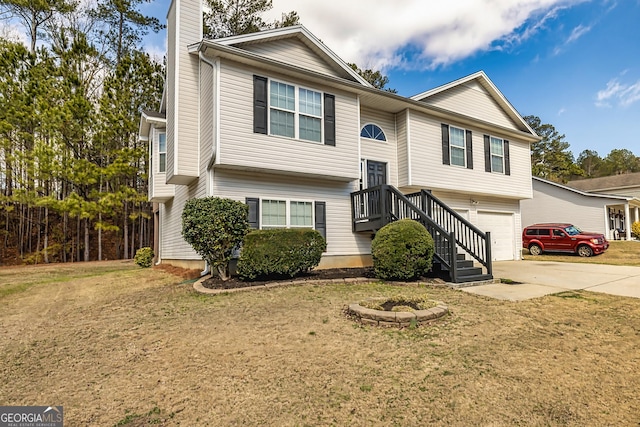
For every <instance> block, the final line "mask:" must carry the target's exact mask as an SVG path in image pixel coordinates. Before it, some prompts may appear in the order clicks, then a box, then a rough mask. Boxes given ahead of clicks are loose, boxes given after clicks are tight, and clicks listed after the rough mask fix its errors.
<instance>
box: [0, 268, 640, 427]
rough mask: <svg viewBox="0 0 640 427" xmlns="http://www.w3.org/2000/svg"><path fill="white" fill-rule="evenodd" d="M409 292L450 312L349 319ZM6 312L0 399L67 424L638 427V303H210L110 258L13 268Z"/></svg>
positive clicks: (389, 287)
mask: <svg viewBox="0 0 640 427" xmlns="http://www.w3.org/2000/svg"><path fill="white" fill-rule="evenodd" d="M9 288H10V289H11V291H10V292H4V293H3V290H6V289H9ZM398 294H401V295H408V296H412V295H414V296H420V295H426V296H428V297H429V298H430V299H433V300H437V301H446V302H447V306H448V308H449V310H450V314H449V315H448V316H446V317H445V318H443V319H442V320H441V321H438V322H436V323H434V324H432V325H428V326H427V327H420V328H416V329H411V328H407V329H402V330H399V329H380V328H374V327H369V326H363V325H359V324H356V323H354V322H353V321H351V320H350V319H348V318H346V317H345V316H343V314H342V310H343V308H344V305H345V304H346V303H348V302H350V301H361V300H363V299H366V298H370V297H374V298H375V297H393V296H394V295H398ZM0 305H1V306H2V309H0V324H1V325H2V328H0V380H1V381H0V402H1V403H2V404H3V405H63V406H64V413H65V421H66V422H65V425H69V426H76V425H82V426H115V425H120V426H142V425H148V424H154V425H164V426H177V425H181V426H209V425H221V426H235V425H237V426H241V425H265V426H304V425H308V426H314V425H323V426H324V425H341V426H342V425H353V426H370V425H375V426H394V425H402V426H414V425H415V426H418V425H430V426H451V425H455V426H466V425H492V426H517V425H520V426H525V425H526V426H528V425H540V426H542V425H544V426H585V425H590V426H591V425H638V423H639V422H640V404H639V403H638V399H637V389H638V384H640V370H638V369H637V367H638V365H639V364H640V356H639V355H638V351H637V349H638V348H639V347H640V332H639V331H640V303H639V300H637V299H633V298H623V297H614V296H609V295H605V294H597V293H589V292H584V291H578V292H570V293H568V292H564V293H562V294H559V295H557V296H554V295H551V296H546V297H544V298H539V299H534V300H528V301H521V302H508V301H499V300H493V299H489V298H485V297H481V296H476V295H472V294H468V293H466V292H462V291H459V290H453V289H450V288H447V287H443V286H427V285H421V284H418V283H414V284H411V285H398V284H384V283H379V282H373V283H366V284H363V283H358V284H346V283H342V284H324V285H318V284H307V285H302V286H290V287H278V288H263V289H257V290H255V291H253V292H241V293H225V294H219V295H215V296H211V295H203V294H200V293H197V292H195V291H194V290H193V288H192V285H191V284H190V283H187V281H186V279H184V278H183V277H181V276H176V275H173V274H170V273H169V272H167V271H164V270H161V269H156V268H152V269H141V268H139V267H137V266H135V265H134V264H133V263H122V262H108V263H95V264H93V265H83V264H80V263H78V264H75V265H58V266H46V267H42V268H40V267H38V268H34V267H20V268H0Z"/></svg>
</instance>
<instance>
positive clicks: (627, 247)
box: [522, 240, 640, 266]
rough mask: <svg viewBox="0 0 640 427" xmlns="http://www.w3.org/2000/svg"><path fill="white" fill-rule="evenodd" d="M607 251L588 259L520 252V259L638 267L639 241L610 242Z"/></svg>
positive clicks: (559, 254)
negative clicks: (533, 254)
mask: <svg viewBox="0 0 640 427" xmlns="http://www.w3.org/2000/svg"><path fill="white" fill-rule="evenodd" d="M609 243H611V246H609V249H607V251H606V252H605V253H603V254H600V255H596V256H592V257H589V258H584V257H580V256H578V255H575V254H566V255H565V254H561V253H554V254H547V253H544V254H542V255H538V256H532V255H530V254H529V251H528V250H526V249H524V250H523V251H522V258H523V259H525V260H531V261H556V262H577V263H587V264H610V265H633V266H640V241H638V240H630V241H625V240H618V241H612V242H609Z"/></svg>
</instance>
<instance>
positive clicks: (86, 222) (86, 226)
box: [84, 218, 89, 262]
mask: <svg viewBox="0 0 640 427" xmlns="http://www.w3.org/2000/svg"><path fill="white" fill-rule="evenodd" d="M84 261H85V262H87V261H89V219H88V218H85V219H84Z"/></svg>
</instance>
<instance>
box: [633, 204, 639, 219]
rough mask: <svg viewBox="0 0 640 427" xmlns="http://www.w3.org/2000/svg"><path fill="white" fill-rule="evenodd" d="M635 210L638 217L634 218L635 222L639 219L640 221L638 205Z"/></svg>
mask: <svg viewBox="0 0 640 427" xmlns="http://www.w3.org/2000/svg"><path fill="white" fill-rule="evenodd" d="M634 211H635V213H636V218H635V219H634V220H633V222H638V221H640V208H639V207H637V206H636V208H635V209H634Z"/></svg>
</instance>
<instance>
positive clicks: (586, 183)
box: [567, 172, 640, 192]
mask: <svg viewBox="0 0 640 427" xmlns="http://www.w3.org/2000/svg"><path fill="white" fill-rule="evenodd" d="M567 185H568V186H570V187H573V188H577V189H578V190H583V191H589V192H592V191H611V190H621V189H623V188H633V187H640V172H635V173H624V174H621V175H611V176H603V177H600V178H587V179H578V180H574V181H569V182H568V183H567Z"/></svg>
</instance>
